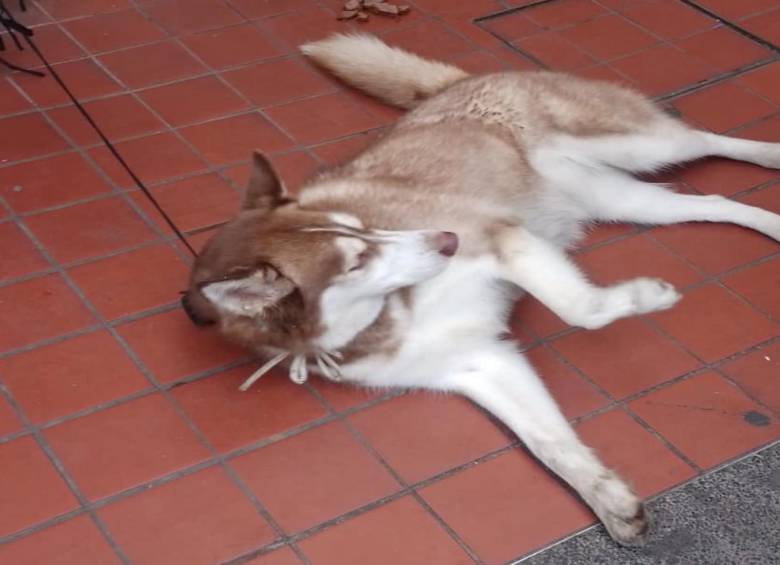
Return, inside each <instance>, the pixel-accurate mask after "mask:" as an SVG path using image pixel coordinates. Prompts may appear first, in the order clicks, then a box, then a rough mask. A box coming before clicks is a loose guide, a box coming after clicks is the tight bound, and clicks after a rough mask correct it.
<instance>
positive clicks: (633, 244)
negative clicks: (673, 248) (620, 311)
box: [577, 235, 701, 287]
mask: <svg viewBox="0 0 780 565" xmlns="http://www.w3.org/2000/svg"><path fill="white" fill-rule="evenodd" d="M577 263H578V264H579V265H580V267H582V269H583V270H584V271H585V273H587V275H588V278H590V279H592V280H593V281H594V282H596V283H598V284H601V285H610V284H616V283H619V282H622V281H625V280H628V279H631V278H634V277H638V276H642V277H658V278H661V279H663V280H665V281H667V282H669V283H671V284H673V285H675V286H678V287H683V286H687V285H690V284H693V283H695V282H698V281H699V280H700V279H701V275H700V274H699V273H697V272H696V271H695V270H694V269H693V268H692V267H690V266H689V265H688V264H686V263H685V261H683V260H682V259H680V258H678V257H676V256H675V255H673V254H672V253H670V252H668V251H666V250H665V249H664V248H663V247H662V246H660V245H659V244H658V243H657V242H656V241H654V240H652V239H648V238H646V237H644V236H642V235H637V236H634V237H628V238H625V239H621V240H620V241H615V242H613V243H610V244H608V245H603V246H601V247H597V248H595V249H591V250H588V251H586V252H584V253H581V254H579V255H577Z"/></svg>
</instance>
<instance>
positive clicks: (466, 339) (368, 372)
mask: <svg viewBox="0 0 780 565" xmlns="http://www.w3.org/2000/svg"><path fill="white" fill-rule="evenodd" d="M499 270H500V265H499V263H498V260H497V259H495V258H494V257H492V256H487V255H486V256H482V257H477V258H456V259H453V261H452V263H451V264H450V265H449V266H448V268H447V270H445V271H444V272H443V273H442V274H441V275H439V276H437V277H436V278H434V279H432V280H430V281H428V282H426V283H423V284H421V285H419V286H418V287H416V288H415V290H414V295H413V300H412V309H411V311H409V312H408V313H406V315H405V316H404V317H403V318H399V323H398V324H397V326H396V327H397V330H396V331H397V332H398V335H399V337H400V339H401V346H400V347H399V348H398V350H397V351H396V352H394V353H393V354H392V355H386V354H378V355H375V356H367V357H364V358H361V359H360V360H358V361H356V362H354V363H351V364H349V365H345V366H343V367H342V370H343V372H344V376H345V377H346V378H347V379H348V380H350V381H352V382H356V383H359V384H362V385H365V386H378V387H385V386H393V387H402V388H403V387H406V386H409V387H412V386H413V387H420V386H426V385H425V383H426V382H430V381H431V380H432V379H440V378H442V377H445V376H446V373H447V371H448V370H449V367H450V366H451V363H454V362H455V361H456V360H457V359H458V358H459V356H460V354H462V353H464V352H470V351H475V350H478V349H479V348H481V347H483V346H484V345H485V344H486V342H494V341H495V340H497V339H500V337H501V335H502V334H504V333H505V332H506V331H507V319H508V314H509V309H510V308H511V306H512V304H513V302H514V300H515V299H516V298H517V296H518V294H519V290H518V289H517V288H514V287H511V286H509V285H508V284H506V283H504V282H502V281H501V280H500V277H499Z"/></svg>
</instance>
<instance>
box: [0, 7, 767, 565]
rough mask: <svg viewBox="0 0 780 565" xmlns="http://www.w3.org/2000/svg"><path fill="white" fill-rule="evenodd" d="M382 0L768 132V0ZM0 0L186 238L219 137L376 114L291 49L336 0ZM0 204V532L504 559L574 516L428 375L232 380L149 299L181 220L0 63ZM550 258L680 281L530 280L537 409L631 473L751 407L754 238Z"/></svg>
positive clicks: (55, 539) (277, 557)
mask: <svg viewBox="0 0 780 565" xmlns="http://www.w3.org/2000/svg"><path fill="white" fill-rule="evenodd" d="M409 3H410V4H412V11H411V12H410V14H409V15H407V16H405V17H403V18H400V19H398V20H388V19H382V18H379V17H374V18H372V20H371V21H370V22H369V23H368V24H365V26H364V29H366V30H369V31H372V32H374V33H377V34H379V35H381V36H383V37H385V38H386V39H387V40H388V41H389V42H391V43H393V44H397V45H401V46H404V47H408V48H409V49H411V50H413V51H415V52H418V53H421V54H423V55H426V56H431V57H437V58H442V59H445V60H449V61H453V62H455V63H457V64H459V65H462V66H464V67H465V68H466V69H468V70H471V71H475V72H476V71H493V70H500V69H530V68H534V67H537V66H540V65H545V66H549V67H551V68H556V69H565V70H570V71H572V72H575V73H579V74H582V75H586V76H590V77H598V78H603V79H607V80H615V81H621V82H625V83H628V84H632V85H634V86H636V87H638V88H640V89H642V90H644V91H645V92H647V93H648V94H649V95H651V96H654V97H659V98H660V99H661V100H663V102H664V103H665V104H666V105H668V106H669V108H670V109H671V110H673V111H677V112H679V113H680V114H681V115H682V116H683V117H684V118H685V119H686V120H688V121H690V122H691V123H693V124H696V125H697V126H700V127H703V128H708V129H712V130H714V131H718V132H726V133H733V134H735V135H740V136H745V137H749V138H755V139H764V140H773V141H780V60H778V48H777V45H780V33H778V32H780V1H779V0H750V1H746V0H744V1H740V2H736V1H732V0H693V2H689V1H687V0H686V1H678V0H551V1H546V2H541V3H538V5H537V4H536V3H533V2H529V1H523V0H506V1H498V0H462V1H455V0H416V1H415V2H409ZM6 4H7V5H15V4H16V2H15V0H6ZM28 4H29V11H28V12H26V13H23V14H19V16H18V17H19V19H20V20H21V21H22V22H25V23H27V24H29V25H32V26H33V27H34V28H35V32H36V35H35V41H36V42H37V44H38V45H39V47H40V49H41V50H42V52H43V53H44V55H45V57H46V58H47V59H48V60H49V61H50V62H51V63H52V65H53V67H54V68H55V69H56V71H57V73H58V74H59V75H60V76H61V77H62V79H63V80H64V81H65V83H66V84H67V86H68V87H69V88H70V89H71V90H72V92H73V93H74V95H75V96H76V97H77V99H78V100H79V101H80V103H81V104H83V106H84V107H85V108H86V110H87V111H88V112H89V113H90V114H91V115H92V116H93V117H94V119H95V121H96V122H97V124H98V125H99V127H100V128H101V130H102V131H103V132H105V135H106V136H107V137H108V138H109V139H110V140H111V141H112V142H113V143H114V144H115V146H116V148H117V150H118V151H119V152H120V153H121V155H122V156H123V158H124V159H125V160H126V161H127V163H128V165H129V167H130V168H131V169H132V170H133V171H134V173H135V174H136V175H137V176H138V177H139V178H140V179H141V180H142V181H143V182H144V183H146V184H147V185H148V186H149V187H150V190H151V191H152V193H153V194H154V196H155V197H156V198H157V199H159V201H160V203H161V204H162V206H163V207H164V208H165V209H166V211H167V212H168V213H169V214H170V216H171V217H172V218H173V220H174V221H175V222H176V224H177V225H178V226H179V228H180V229H181V230H182V231H184V232H185V233H186V234H187V236H188V237H189V239H190V241H191V243H192V245H194V246H196V247H197V246H199V245H201V244H202V243H203V241H204V240H205V239H206V238H207V237H208V235H209V234H210V233H211V229H212V228H213V226H214V225H215V224H218V223H219V222H222V221H224V220H225V219H227V218H229V217H230V216H231V214H233V212H234V211H235V209H236V206H237V202H238V201H239V199H240V195H241V187H242V185H243V183H244V180H245V177H246V174H247V160H248V157H249V155H250V150H251V149H253V148H260V149H262V150H263V151H265V152H267V153H268V154H270V155H271V157H272V160H273V161H274V163H275V164H276V165H277V166H278V167H279V168H280V170H281V171H282V174H283V176H284V177H285V178H286V179H287V182H288V184H289V185H290V186H291V188H292V189H293V190H295V189H297V187H298V186H299V185H300V183H301V181H302V180H303V179H304V178H305V177H306V176H307V175H308V174H309V173H311V172H313V171H315V170H316V169H318V168H320V167H322V166H326V165H330V164H333V163H336V162H339V161H341V160H343V159H345V158H347V157H348V156H349V155H351V154H354V153H355V152H356V151H357V150H358V149H360V148H361V147H363V146H364V145H365V144H367V143H368V142H370V141H371V140H372V139H374V137H375V136H376V135H377V134H378V133H380V132H381V131H382V130H383V129H384V128H386V127H387V126H388V125H389V124H391V123H392V122H393V120H394V119H395V118H396V116H397V115H398V113H397V112H396V111H394V110H392V109H389V108H386V107H384V106H382V105H381V104H378V103H376V102H374V101H372V100H369V99H367V98H366V97H364V96H362V95H360V94H357V93H355V92H353V91H350V90H348V89H346V88H344V87H343V86H342V85H340V84H339V83H337V82H336V81H334V80H333V79H332V78H331V77H329V76H327V75H325V74H323V73H321V72H319V71H317V70H316V69H314V68H312V67H311V66H309V65H307V64H306V63H305V62H304V61H303V60H302V59H301V57H299V56H298V55H297V54H296V51H295V47H296V45H298V44H299V43H301V42H302V41H304V40H308V39H315V38H318V37H322V36H324V35H326V34H327V33H329V32H331V31H336V30H349V29H353V28H354V25H353V24H350V23H342V22H337V21H336V19H335V17H334V16H335V13H336V12H337V10H338V9H339V7H340V4H341V0H322V1H315V0H135V1H131V0H35V1H28ZM510 9H512V10H513V11H509V12H508V13H507V14H506V15H504V16H501V17H491V18H485V16H488V15H490V14H495V13H497V12H501V11H507V10H510ZM715 17H717V18H721V19H722V20H726V23H722V22H720V23H719V21H718V20H716V19H714V18H715ZM736 28H739V29H736ZM6 45H7V46H9V45H10V43H9V41H8V38H6ZM3 55H4V56H5V57H6V58H7V59H8V60H9V61H11V62H14V63H17V64H20V65H27V66H31V67H40V65H41V62H40V61H39V60H38V59H37V58H36V57H35V56H34V55H33V54H32V53H31V51H30V50H26V51H24V52H21V53H20V52H17V51H15V50H14V49H13V48H11V49H10V50H8V51H6V52H5V53H4V54H3ZM664 180H667V181H674V182H677V183H678V185H679V187H680V189H681V190H683V191H688V192H692V193H703V194H710V193H717V194H722V195H726V196H728V197H731V198H735V199H737V200H740V201H744V202H748V203H751V204H756V205H759V206H763V207H765V208H768V209H772V210H774V211H777V212H780V175H779V174H778V172H777V171H768V170H764V169H761V168H758V167H755V166H751V165H745V164H740V163H733V162H727V161H719V160H707V161H704V162H701V163H697V164H695V165H693V166H691V167H689V168H688V169H685V170H681V171H674V172H673V173H670V174H668V175H666V177H665V179H664ZM0 205H1V206H2V207H1V208H0V249H2V252H0V306H1V307H2V316H1V317H0V469H2V481H0V508H2V511H0V544H1V545H0V562H3V563H8V564H11V563H13V564H23V563H30V564H36V565H38V564H41V563H57V564H58V565H65V564H70V563H73V564H79V565H85V564H91V563H96V564H101V565H102V564H107V563H111V562H117V561H118V562H124V563H130V562H132V563H141V564H147V563H163V564H167V565H170V564H179V563H181V564H187V565H192V564H196V563H207V564H209V563H223V562H231V563H243V562H252V563H258V564H259V563H262V564H264V565H270V564H294V563H302V562H304V563H312V564H320V563H321V564H332V565H342V564H362V563H372V564H382V563H388V564H398V563H409V564H417V563H420V564H426V565H434V564H446V565H449V564H455V563H471V562H476V563H504V562H508V561H511V560H513V559H517V558H521V557H522V556H524V555H526V554H528V553H529V552H533V551H535V550H538V549H539V548H542V547H544V546H545V545H547V544H549V543H551V542H553V541H555V540H557V539H559V538H561V537H563V536H567V535H569V534H571V533H572V532H574V531H577V530H579V529H582V528H585V527H587V526H588V525H590V524H592V523H593V516H592V515H591V514H590V513H589V512H588V510H587V509H586V508H585V507H584V506H583V504H582V503H581V502H579V501H578V500H577V499H576V498H574V497H573V496H572V495H571V494H570V492H569V491H568V490H566V489H564V488H562V487H561V486H560V484H559V483H558V482H557V481H556V480H554V479H553V478H552V477H551V476H550V475H548V474H547V473H546V472H545V471H544V470H542V469H541V468H540V467H539V466H538V465H537V464H536V463H535V462H534V461H532V460H531V459H530V458H529V456H528V455H527V454H526V453H525V452H524V451H523V450H522V449H520V448H519V447H518V446H517V443H516V442H515V440H514V439H513V438H512V437H510V436H508V435H507V434H506V433H504V431H503V430H502V429H501V428H499V427H497V426H496V425H495V424H494V423H493V422H491V421H490V420H489V419H488V418H486V417H485V416H484V415H483V414H482V413H481V412H480V411H478V410H477V409H475V408H474V407H473V406H471V405H470V404H468V403H467V402H465V401H463V400H460V399H458V398H446V397H441V396H430V395H425V394H414V395H406V396H396V395H381V394H377V393H369V392H363V391H358V390H348V389H346V388H339V387H336V386H333V385H330V384H326V383H323V382H318V381H315V382H312V383H310V384H308V385H307V386H305V387H302V388H299V387H296V386H295V385H292V384H290V383H289V382H288V381H287V379H286V378H285V377H284V376H283V375H276V376H275V377H272V378H268V379H264V380H263V381H262V384H261V385H259V386H257V387H255V388H254V389H253V390H252V391H251V392H248V393H239V392H238V391H237V385H238V383H240V382H241V381H242V379H244V378H245V377H246V376H247V374H248V373H249V372H250V371H252V370H253V367H255V364H254V363H253V362H251V361H248V360H247V358H246V356H245V354H244V353H242V352H240V351H237V350H235V349H232V348H231V347H229V346H226V345H225V344H224V343H222V342H221V341H220V340H218V339H217V338H216V337H215V336H214V335H212V333H210V332H209V331H204V330H198V329H195V328H194V327H193V326H192V325H191V324H190V323H189V321H188V320H187V319H186V318H185V316H184V315H183V314H182V313H181V311H180V310H179V308H178V305H177V298H178V295H177V291H178V290H180V289H181V288H182V287H183V286H184V285H185V279H186V271H187V264H188V262H189V261H190V257H189V255H188V253H187V251H186V249H185V248H184V247H183V246H182V245H180V244H178V243H177V241H176V239H175V237H173V233H172V231H171V230H170V228H169V227H167V225H166V224H165V223H164V222H163V221H162V219H161V217H159V216H158V215H157V213H156V212H155V210H154V209H153V208H152V206H151V205H150V204H149V202H148V200H147V199H146V198H144V196H143V195H142V194H141V192H140V191H139V190H138V187H137V186H136V184H135V183H134V181H133V179H132V178H131V177H130V176H128V174H127V173H126V171H125V170H124V169H123V168H122V167H121V166H120V165H119V163H118V161H117V160H116V158H115V157H114V156H113V155H112V154H111V153H110V152H109V150H108V149H107V148H106V147H105V146H104V145H103V144H102V143H101V141H100V138H99V137H98V136H97V134H96V133H95V131H94V130H93V129H92V128H91V127H90V126H89V124H88V123H87V122H86V121H85V119H84V118H83V117H82V116H81V115H80V114H79V112H78V111H77V110H76V108H75V106H74V105H73V104H72V103H71V101H70V100H69V99H68V97H67V94H66V92H65V91H64V90H63V89H62V88H61V87H60V86H59V85H58V84H57V83H56V82H55V81H54V80H53V79H52V77H51V76H50V75H48V74H47V76H46V77H45V78H38V77H34V76H29V75H25V74H20V73H11V72H7V71H3V75H2V78H1V79H0ZM577 260H578V261H579V262H580V263H581V264H582V265H583V266H584V267H585V268H586V269H587V271H588V272H589V273H591V274H592V276H593V278H594V279H595V280H596V281H598V282H600V283H609V282H613V281H617V280H620V279H622V278H625V277H629V276H636V275H657V276H661V277H664V278H666V279H668V280H670V281H672V282H674V283H675V284H677V285H679V286H680V287H681V288H682V290H683V292H684V295H685V298H684V300H683V301H682V302H681V303H680V304H679V305H678V306H677V307H676V308H675V309H673V310H671V311H669V312H666V313H662V314H658V315H653V316H648V317H644V318H637V319H630V320H625V321H622V322H619V323H616V324H614V325H613V326H610V327H608V328H605V329H603V330H600V331H596V332H585V331H581V330H577V329H574V328H568V327H566V326H565V324H563V323H562V322H561V321H560V320H558V319H557V318H555V317H554V316H553V315H552V314H550V313H549V312H548V311H546V310H544V309H543V308H542V307H541V306H540V305H539V304H538V303H536V302H534V301H533V300H526V301H525V302H523V303H522V304H521V305H520V306H519V307H518V308H517V311H516V316H515V317H514V322H513V323H514V328H515V330H516V335H517V338H518V340H519V341H520V343H521V344H522V346H523V347H525V348H526V349H528V354H529V355H530V357H531V359H532V360H533V362H534V363H535V364H536V365H537V366H538V368H539V369H540V370H541V372H542V374H543V375H544V379H545V381H546V382H547V384H548V385H549V386H550V388H551V389H552V391H553V392H554V394H555V396H556V397H557V398H558V399H559V400H560V402H561V404H562V406H563V409H564V411H565V413H566V414H567V416H568V417H569V418H571V419H572V421H573V422H574V423H575V425H576V426H577V428H578V429H579V431H580V433H581V434H582V435H583V437H584V438H585V439H586V440H587V441H588V442H589V443H590V444H591V445H593V446H594V447H595V448H596V449H597V450H598V451H599V452H600V453H601V455H602V456H603V458H604V459H606V461H608V462H609V463H610V464H611V465H613V466H614V467H615V468H617V469H618V470H619V471H620V472H621V473H622V474H624V475H625V476H626V477H627V478H629V479H630V480H631V481H632V482H633V484H634V485H635V486H636V488H637V489H638V491H639V492H640V493H641V494H642V495H643V496H652V495H654V494H657V493H659V492H661V491H664V490H665V489H669V488H670V487H672V486H674V485H677V484H679V483H681V482H683V481H686V480H688V479H690V478H692V477H695V476H696V475H697V474H699V473H702V472H704V471H707V470H708V469H712V468H713V467H715V466H718V465H721V464H723V463H724V462H727V461H729V460H731V459H733V458H736V457H739V456H740V455H742V454H744V453H746V452H749V451H751V450H754V449H756V448H758V447H759V446H762V445H764V444H767V443H768V442H772V441H774V440H776V439H777V438H778V437H780V422H779V420H778V416H780V380H778V374H779V373H778V371H779V370H780V325H779V323H780V292H778V291H780V247H778V245H777V243H775V242H772V241H769V240H767V239H766V238H764V237H762V236H759V235H757V234H755V233H751V232H749V231H746V230H744V229H741V228H737V227H733V226H725V225H695V226H694V225H683V226H674V227H666V228H655V229H652V228H651V229H648V228H644V229H639V228H635V227H627V226H609V227H601V228H598V229H596V230H594V231H593V232H592V233H591V234H590V235H589V237H588V239H587V240H586V241H585V242H584V244H583V246H582V248H581V250H579V251H578V253H577Z"/></svg>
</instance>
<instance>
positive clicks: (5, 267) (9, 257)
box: [0, 222, 50, 281]
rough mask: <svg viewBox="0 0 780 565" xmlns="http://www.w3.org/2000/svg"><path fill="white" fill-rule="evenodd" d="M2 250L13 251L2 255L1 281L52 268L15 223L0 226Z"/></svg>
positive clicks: (0, 246) (0, 261)
mask: <svg viewBox="0 0 780 565" xmlns="http://www.w3.org/2000/svg"><path fill="white" fill-rule="evenodd" d="M0 249H6V250H11V249H12V250H13V253H3V254H2V255H0V281H2V280H7V279H13V278H16V277H20V276H22V275H28V274H30V273H35V272H41V271H45V270H47V269H49V268H50V265H49V263H48V261H46V259H44V258H43V255H41V254H40V253H39V252H38V251H37V250H36V249H35V246H34V245H33V243H32V241H30V239H29V238H28V237H27V236H26V235H25V234H24V232H22V230H20V229H19V227H18V226H17V225H16V224H15V223H13V222H6V223H4V224H0Z"/></svg>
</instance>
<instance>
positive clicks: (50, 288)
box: [0, 275, 95, 351]
mask: <svg viewBox="0 0 780 565" xmlns="http://www.w3.org/2000/svg"><path fill="white" fill-rule="evenodd" d="M0 304H3V315H2V317H0V351H6V350H9V349H15V348H17V347H22V346H24V345H30V344H31V343H34V342H36V341H41V340H44V339H49V338H53V337H56V336H58V335H63V334H67V333H69V332H72V331H75V330H79V329H82V328H85V327H87V326H89V325H91V324H94V323H95V320H94V318H93V317H92V315H91V314H90V313H89V311H88V310H87V309H86V308H85V307H84V306H83V305H82V303H81V301H80V300H79V299H78V297H77V296H76V295H75V294H74V293H73V291H72V290H70V288H68V286H67V285H66V284H65V281H63V280H62V278H61V277H60V276H59V275H47V276H43V277H39V278H36V279H32V280H29V281H25V282H21V283H16V284H12V285H9V286H6V287H2V288H0Z"/></svg>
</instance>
